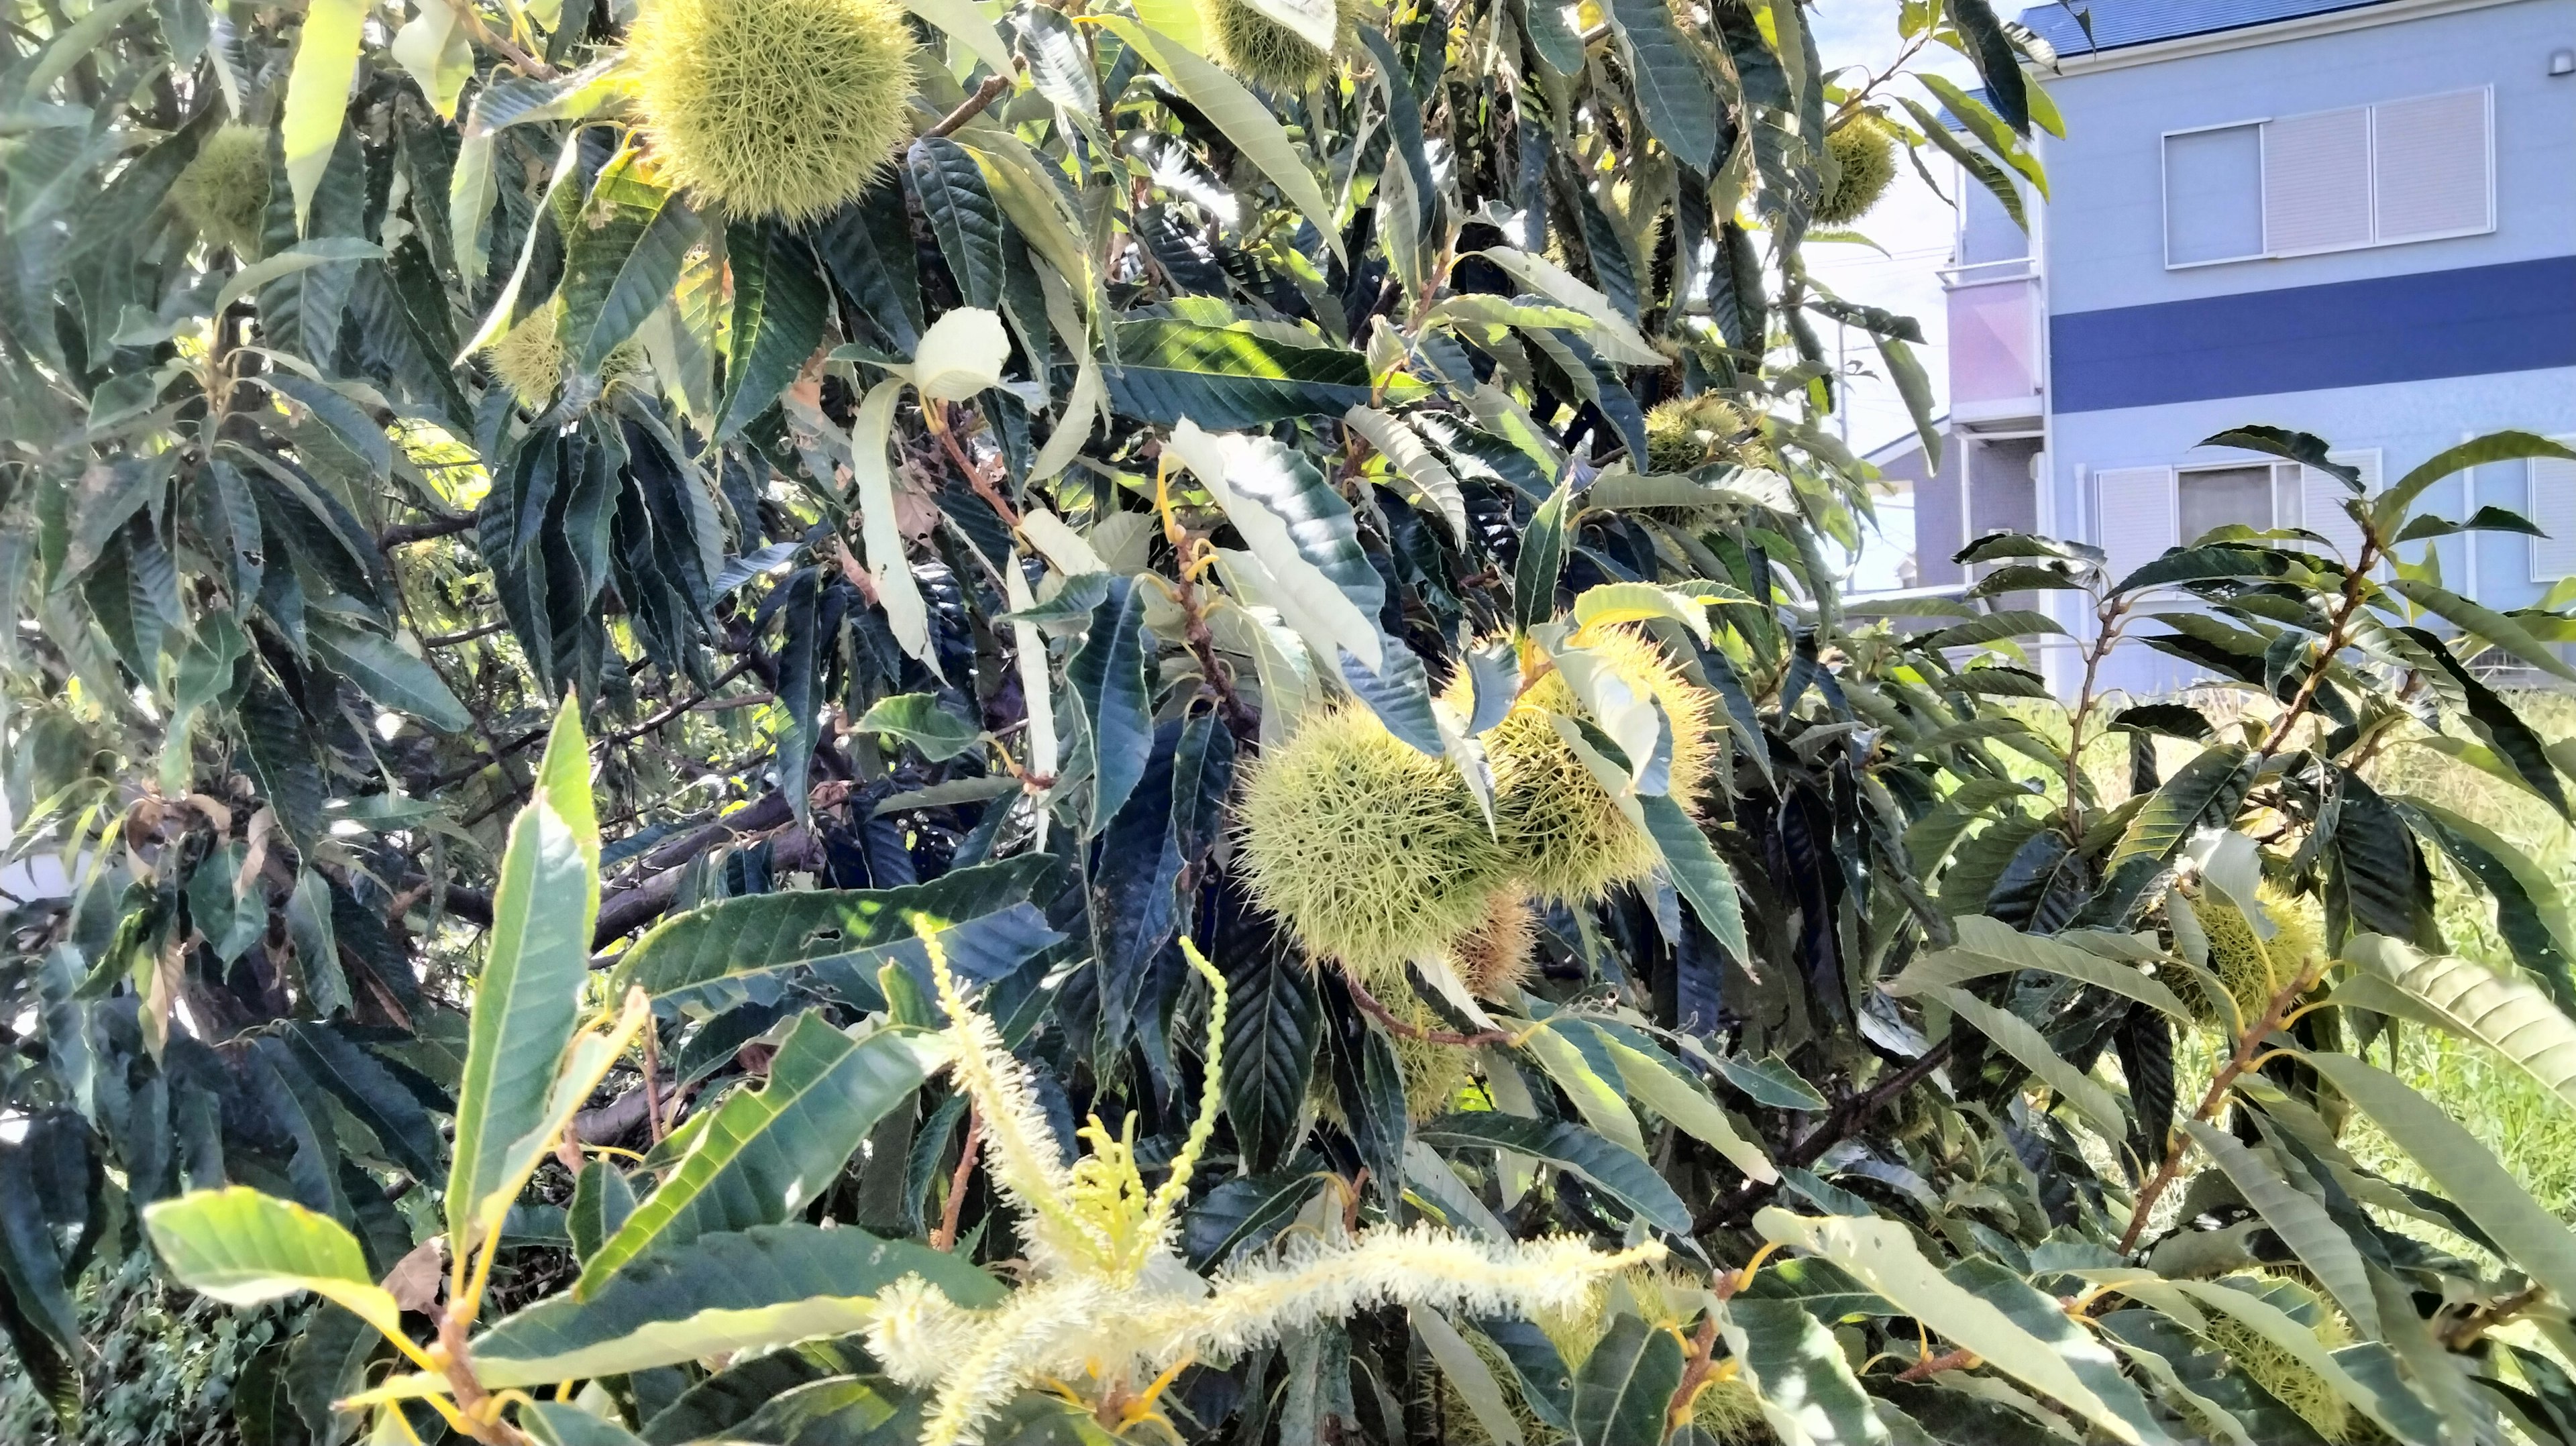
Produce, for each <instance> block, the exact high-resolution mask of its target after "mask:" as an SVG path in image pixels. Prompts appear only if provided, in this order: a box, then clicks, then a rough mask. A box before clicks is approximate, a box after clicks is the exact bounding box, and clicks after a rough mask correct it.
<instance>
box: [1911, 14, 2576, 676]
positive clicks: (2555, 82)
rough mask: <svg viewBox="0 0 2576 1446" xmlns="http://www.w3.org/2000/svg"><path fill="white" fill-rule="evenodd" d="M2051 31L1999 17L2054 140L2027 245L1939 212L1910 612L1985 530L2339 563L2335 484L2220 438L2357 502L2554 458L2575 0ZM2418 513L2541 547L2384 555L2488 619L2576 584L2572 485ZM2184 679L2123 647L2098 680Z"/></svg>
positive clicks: (2539, 469)
mask: <svg viewBox="0 0 2576 1446" xmlns="http://www.w3.org/2000/svg"><path fill="white" fill-rule="evenodd" d="M2074 3H2075V4H2076V5H2077V6H2079V7H2082V8H2086V9H2088V10H2089V12H2090V16H2091V21H2092V35H2091V37H2090V38H2089V39H2088V38H2087V36H2086V35H2085V33H2084V31H2083V30H2082V29H2081V28H2080V27H2079V26H2078V25H2077V23H2076V20H2075V17H2074V15H2073V14H2072V13H2071V11H2070V10H2069V9H2068V8H2066V7H2064V6H2061V5H2057V4H2049V5H2043V6H2039V7H2036V8H2033V9H2029V10H2026V11H2024V12H2023V13H2022V17H2021V19H2022V23H2023V24H2025V25H2027V26H2029V27H2030V28H2031V29H2033V30H2035V31H2037V32H2038V33H2039V34H2040V35H2042V36H2044V37H2045V38H2046V39H2048V40H2049V41H2050V42H2051V43H2052V44H2054V45H2055V46H2056V47H2057V50H2058V53H2059V56H2060V64H2061V67H2062V74H2061V75H2059V76H2056V77H2053V78H2051V79H2049V81H2048V82H2047V84H2048V89H2049V93H2050V95H2051V97H2052V98H2053V99H2054V100H2055V101H2056V103H2057V107H2058V109H2059V111H2060V112H2061V114H2062V115H2063V117H2064V120H2065V130H2066V137H2065V139H2063V140H2060V139H2057V138H2055V137H2042V138H2041V140H2040V146H2041V157H2042V160H2043V161H2044V162H2045V165H2046V170H2047V173H2048V176H2049V181H2050V187H2051V194H2050V196H2049V197H2048V198H2047V199H2046V201H2045V202H2041V201H2039V199H2038V198H2036V197H2032V198H2030V202H2029V204H2028V205H2027V206H2026V210H2027V213H2028V215H2029V217H2030V230H2029V232H2028V234H2027V235H2025V234H2024V232H2023V230H2022V228H2020V227H2018V226H2015V225H2014V224H2013V223H2012V221H2011V220H2010V218H2009V217H2008V216H2006V215H2005V213H2004V211H2003V208H2002V207H2001V206H2000V205H1998V204H1997V203H1996V202H1994V201H1993V200H1992V199H1991V198H1990V197H1988V196H1986V195H1984V194H1983V193H1982V191H1980V190H1979V188H1978V187H1976V186H1975V185H1973V184H1970V185H1968V186H1966V187H1963V191H1964V192H1965V193H1966V194H1965V198H1964V204H1963V219H1962V222H1961V225H1960V229H1959V235H1958V243H1957V250H1956V253H1955V257H1954V264H1953V265H1952V266H1951V267H1949V268H1948V269H1947V270H1946V271H1945V272H1944V273H1943V279H1944V282H1945V285H1946V287H1947V291H1948V301H1949V337H1950V342H1949V345H1950V411H1951V416H1950V423H1949V431H1950V437H1951V446H1950V448H1949V451H1950V452H1951V453H1952V454H1953V455H1951V456H1950V457H1947V458H1945V459H1944V465H1943V466H1942V467H1941V468H1940V469H1939V471H1938V473H1937V474H1933V475H1929V476H1922V475H1920V474H1922V473H1923V472H1924V471H1925V469H1923V468H1922V467H1921V465H1920V463H1921V459H1920V457H1919V456H1917V457H1915V458H1913V459H1911V461H1912V467H1911V468H1910V469H1908V468H1907V467H1906V466H1905V465H1904V463H1905V460H1906V459H1902V458H1893V457H1891V458H1889V459H1887V460H1889V461H1890V462H1891V463H1893V464H1895V465H1894V466H1893V467H1892V470H1893V471H1896V472H1898V473H1904V472H1906V471H1908V470H1911V471H1912V472H1913V473H1915V474H1917V475H1918V477H1919V480H1918V481H1917V485H1916V570H1915V576H1914V578H1913V581H1914V582H1915V583H1916V584H1917V585H1919V586H1941V585H1955V584H1957V583H1958V582H1960V581H1962V579H1961V578H1960V577H1959V568H1958V567H1957V565H1956V564H1953V563H1951V562H1949V561H1948V558H1949V555H1950V553H1951V552H1953V551H1954V550H1955V549H1956V546H1957V545H1958V544H1959V543H1963V542H1964V541H1966V540H1967V539H1969V538H1972V537H1974V536H1976V535H1978V534H1981V533H1984V532H1987V531H1990V530H1995V529H1998V528H2015V529H2019V528H2030V529H2035V530H2037V531H2040V532H2044V533H2052V534H2056V535H2059V536H2067V537H2076V538H2082V539H2085V540H2088V541H2092V542H2095V543H2097V544H2099V545H2100V546H2102V547H2103V548H2105V549H2106V550H2108V552H2109V553H2110V555H2111V558H2112V560H2113V564H2114V567H2115V568H2126V567H2128V566H2131V565H2134V564H2136V563H2139V562H2143V561H2145V560H2146V559H2148V558H2150V557H2153V556H2154V555H2156V554H2157V553H2158V552H2160V551H2162V550H2163V549H2165V548H2166V547H2169V546H2172V545H2174V544H2176V543H2177V542H2181V541H2187V540H2189V539H2191V538H2193V537H2195V536H2197V535H2199V534H2200V533H2201V532H2203V531H2205V530H2207V529H2208V528H2210V527H2213V526H2217V525H2220V524H2222V523H2229V522H2241V523H2248V524H2251V525H2254V526H2258V527H2267V526H2292V525H2297V526H2305V527H2307V528H2310V529H2311V530H2313V531H2316V532H2319V533H2321V534H2324V535H2325V536H2327V537H2329V538H2333V539H2336V540H2338V541H2341V542H2345V543H2346V545H2347V546H2349V541H2350V534H2351V533H2352V531H2353V529H2352V525H2351V523H2350V522H2349V520H2348V519H2347V518H2345V516H2344V515H2343V514H2342V512H2341V511H2340V510H2339V509H2336V508H2335V507H2333V506H2332V505H2331V503H2332V500H2333V499H2334V498H2335V497H2337V496H2339V495H2343V494H2342V493H2341V489H2340V485H2339V484H2337V483H2335V482H2334V481H2333V480H2332V479H2330V478H2327V477H2325V476H2323V475H2321V474H2317V473H2313V472H2309V471H2307V470H2305V469H2302V468H2299V467H2296V466H2287V465H2278V464H2275V463H2273V462H2272V461H2271V460H2270V459H2268V458H2260V457H2256V456H2254V455H2251V454H2248V453H2244V452H2236V451H2229V450H2225V449H2216V448H2204V447H2201V446H2199V445H2197V444H2198V443H2199V442H2200V440H2201V439H2202V438H2204V437H2207V436H2210V435H2212V434H2213V433H2216V432H2219V431H2222V430H2225V429H2226V428H2229V427H2233V426H2238V425H2241V424H2245V423H2269V424H2273V425H2277V426H2282V427H2290V428H2295V429H2298V430H2301V431H2307V432H2313V433H2315V434H2317V435H2318V436H2320V437H2323V438H2326V439H2327V440H2328V441H2329V442H2330V443H2332V444H2333V446H2334V447H2335V449H2336V460H2338V461H2345V462H2349V463H2351V464H2353V465H2355V466H2357V467H2359V468H2360V469H2361V471H2362V473H2363V475H2364V478H2365V480H2366V481H2367V482H2368V483H2370V484H2371V485H2373V486H2377V485H2381V484H2382V483H2383V482H2385V481H2389V480H2394V479H2395V478H2397V477H2399V476H2402V475H2404V473H2405V472H2406V471H2407V470H2408V469H2410V468H2412V467H2414V466H2415V465H2416V464H2418V463H2420V462H2422V461H2424V460H2425V459H2426V458H2428V457H2430V456H2432V455H2433V454H2434V453H2436V452H2439V451H2441V450H2442V449H2444V448H2446V447H2449V446H2452V445H2455V444H2456V443H2458V442H2460V441H2462V440H2464V439H2465V438H2467V437H2470V436H2474V435H2477V434H2480V433H2485V432H2490V431H2495V430H2499V429H2503V428H2518V429H2522V430H2526V431H2534V432H2541V433H2544V434H2550V435H2565V436H2576V0H2074ZM2426 503H2427V505H2429V506H2432V507H2434V508H2437V509H2439V510H2442V511H2445V512H2448V513H2450V514H2451V515H2455V516H2466V515H2467V514H2469V513H2470V512H2472V511H2474V510H2475V509H2476V508H2477V507H2478V506H2481V505H2490V504H2491V505H2496V506H2502V507H2508V508H2512V509H2514V510H2516V511H2520V512H2523V513H2525V514H2526V515H2528V516H2530V517H2532V518H2533V520H2535V521H2536V522H2538V523H2539V524H2540V525H2541V526H2542V527H2543V528H2544V529H2546V530H2547V531H2548V532H2549V533H2550V534H2551V536H2550V537H2549V539H2547V540H2535V539H2531V538H2526V537H2521V536H2516V535H2511V534H2500V533H2492V534H2491V533H2476V534H2468V535H2464V536H2459V537H2452V538H2446V539H2442V540H2440V541H2438V542H2434V543H2430V544H2412V545H2410V547H2409V555H2410V556H2411V555H2412V553H2413V548H2414V547H2417V546H2430V547H2433V548H2434V549H2436V551H2437V555H2438V559H2439V562H2440V566H2441V570H2442V575H2443V578H2444V580H2445V582H2446V583H2447V584H2448V585H2449V586H2451V587H2452V588H2453V589H2455V590H2457V591H2461V592H2465V593H2468V594H2470V595H2472V596H2474V597H2476V598H2478V599H2480V600H2481V601H2483V602H2485V603H2487V604H2488V605H2490V606H2493V607H2498V608H2513V607H2520V606H2527V605H2529V604H2531V603H2532V602H2534V601H2536V600H2537V599H2538V598H2539V597H2540V595H2541V594H2542V593H2543V592H2545V591H2546V590H2547V589H2548V588H2549V587H2550V585H2551V584H2552V583H2554V582H2556V581H2557V580H2559V579H2560V578H2563V577H2566V576H2569V575H2571V574H2576V463H2565V462H2546V461H2544V462H2537V463H2525V462H2519V461H2517V462H2509V463H2500V464H2496V465H2492V466H2487V467H2482V468H2478V469H2476V470H2475V471H2474V472H2473V473H2471V474H2468V475H2465V476H2462V477H2458V478H2455V479H2453V480H2450V481H2448V482H2444V483H2442V484H2440V485H2439V486H2437V487H2436V488H2435V489H2434V491H2433V492H2432V493H2430V494H2428V496H2427V498H2426ZM2056 605H2061V606H2062V605H2063V599H2058V600H2056ZM2064 621H2066V622H2067V623H2068V625H2069V626H2070V628H2077V629H2078V630H2079V631H2080V625H2079V620H2078V619H2076V618H2074V617H2072V616H2069V617H2067V618H2065V619H2064ZM2052 661H2053V662H2054V664H2055V670H2056V671H2059V672H2063V670H2064V667H2065V659H2064V654H2063V652H2062V651H2061V652H2060V653H2059V654H2058V655H2057V656H2056V657H2055V658H2054V659H2053V660H2052ZM2191 677H2192V674H2191V672H2190V669H2189V667H2188V665H2186V664H2184V663H2181V662H2179V661H2177V660H2174V659H2170V658H2167V657H2165V656H2163V655H2161V654H2158V653H2155V652H2153V651H2151V650H2148V649H2146V648H2143V647H2127V648H2123V649H2122V650H2121V652H2120V653H2119V654H2116V655H2115V657H2114V660H2113V663H2112V677H2111V678H2110V680H2109V681H2110V682H2111V683H2112V684H2113V685H2114V686H2120V687H2126V688H2128V689H2131V690H2133V691H2140V692H2150V691H2153V692H2161V691H2166V690H2169V689H2171V688H2173V687H2176V686H2179V685H2181V684H2183V683H2186V682H2188V681H2190V680H2191ZM2061 681H2071V680H2061Z"/></svg>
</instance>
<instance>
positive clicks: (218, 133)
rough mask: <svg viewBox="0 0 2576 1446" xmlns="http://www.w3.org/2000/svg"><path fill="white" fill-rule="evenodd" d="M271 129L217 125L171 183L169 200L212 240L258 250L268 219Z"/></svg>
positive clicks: (249, 252)
mask: <svg viewBox="0 0 2576 1446" xmlns="http://www.w3.org/2000/svg"><path fill="white" fill-rule="evenodd" d="M268 189H269V188H268V132H266V131H264V130H261V129H260V128H259V127H257V126H246V125H226V126H218V127H216V128H215V130H214V131H213V133H212V134H210V135H208V136H207V137H206V138H205V139H204V140H202V141H199V142H198V143H197V155H196V159H194V160H191V161H190V162H188V165H187V168H186V169H185V170H182V171H181V172H179V175H178V178H177V179H175V180H173V181H172V182H171V183H170V206H171V209H173V210H175V211H177V212H178V213H179V215H180V216H181V217H182V218H184V219H185V220H186V221H187V223H188V224H189V225H191V226H194V227H196V228H197V234H198V235H199V236H202V237H204V238H205V241H206V244H207V245H209V246H229V247H231V248H232V249H233V252H234V254H236V255H239V256H243V257H251V256H257V255H258V254H259V238H260V232H261V230H262V229H263V227H264V226H265V225H266V223H267V219H268Z"/></svg>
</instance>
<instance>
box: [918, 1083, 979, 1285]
mask: <svg viewBox="0 0 2576 1446" xmlns="http://www.w3.org/2000/svg"><path fill="white" fill-rule="evenodd" d="M983 1141H984V1116H983V1113H982V1112H981V1111H980V1110H978V1109H976V1107H975V1106H973V1105H968V1106H967V1107H966V1148H965V1149H963V1150H961V1151H959V1152H958V1154H957V1173H955V1174H953V1175H951V1176H949V1177H948V1201H947V1203H946V1204H944V1205H942V1206H940V1207H939V1228H938V1229H937V1230H934V1231H932V1232H931V1233H930V1248H931V1249H933V1250H953V1249H955V1248H956V1246H957V1215H958V1212H959V1211H961V1210H963V1209H965V1208H966V1182H967V1181H968V1180H970V1179H972V1178H974V1174H975V1150H976V1148H977V1147H978V1146H979V1145H981V1144H982V1143H983Z"/></svg>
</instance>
